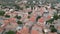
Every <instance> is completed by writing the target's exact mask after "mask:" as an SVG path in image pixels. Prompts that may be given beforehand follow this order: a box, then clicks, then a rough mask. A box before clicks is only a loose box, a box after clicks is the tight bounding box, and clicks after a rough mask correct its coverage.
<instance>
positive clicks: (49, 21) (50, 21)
mask: <svg viewBox="0 0 60 34" xmlns="http://www.w3.org/2000/svg"><path fill="white" fill-rule="evenodd" d="M53 21H54V18H52V19H50V20H48V21H46V23H50V24H52V22H53Z"/></svg>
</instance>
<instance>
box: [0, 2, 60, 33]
mask: <svg viewBox="0 0 60 34" xmlns="http://www.w3.org/2000/svg"><path fill="white" fill-rule="evenodd" d="M0 10H4V11H5V15H10V18H6V17H4V16H3V17H0V23H1V25H0V33H2V32H3V31H4V29H5V32H7V31H9V30H12V31H16V34H58V33H57V32H59V33H60V25H59V24H60V19H58V20H54V22H53V23H54V24H53V25H54V26H55V28H56V29H57V32H53V33H52V32H51V31H50V29H49V26H50V25H52V24H46V21H47V20H49V19H52V18H53V16H54V14H57V12H58V15H60V3H56V4H55V6H54V8H53V7H52V6H51V3H47V4H46V5H41V6H40V5H39V6H37V5H35V6H34V7H33V10H32V9H31V7H29V8H24V9H23V10H18V11H15V10H14V9H9V8H4V9H2V8H1V7H0ZM57 10H58V11H57ZM30 12H31V13H30ZM29 13H30V14H29ZM16 15H18V16H21V19H17V18H15V16H16ZM38 16H40V18H39V19H38V20H37V21H36V18H37V17H38ZM28 17H29V18H28ZM17 21H21V22H22V24H18V23H17ZM43 31H44V32H43Z"/></svg>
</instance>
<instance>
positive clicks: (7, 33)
mask: <svg viewBox="0 0 60 34" xmlns="http://www.w3.org/2000/svg"><path fill="white" fill-rule="evenodd" d="M5 34H16V33H15V32H14V31H11V30H10V31H8V32H6V33H5Z"/></svg>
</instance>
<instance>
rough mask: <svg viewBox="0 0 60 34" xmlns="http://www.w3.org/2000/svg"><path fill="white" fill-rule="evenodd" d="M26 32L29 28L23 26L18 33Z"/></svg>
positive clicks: (26, 33)
mask: <svg viewBox="0 0 60 34" xmlns="http://www.w3.org/2000/svg"><path fill="white" fill-rule="evenodd" d="M28 32H29V29H28V28H26V27H24V28H23V29H21V30H20V31H19V32H18V33H19V34H29V33H28ZM18 33H17V34H18Z"/></svg>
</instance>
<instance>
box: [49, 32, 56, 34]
mask: <svg viewBox="0 0 60 34" xmlns="http://www.w3.org/2000/svg"><path fill="white" fill-rule="evenodd" d="M48 34H57V33H56V32H54V33H52V32H49V33H48Z"/></svg>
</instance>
